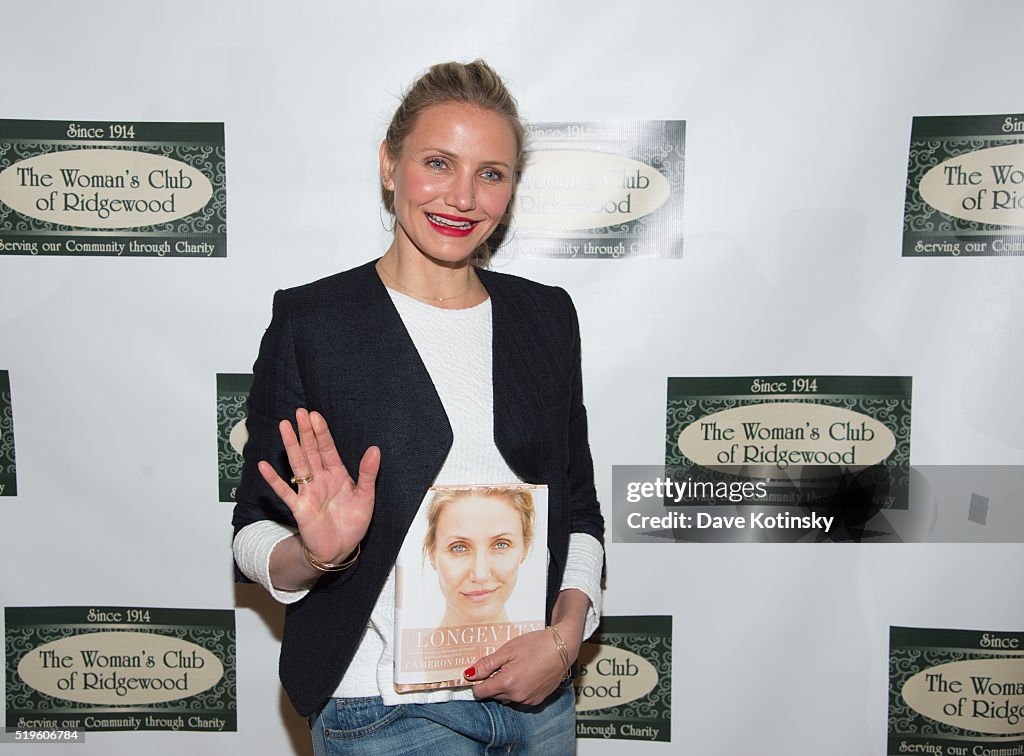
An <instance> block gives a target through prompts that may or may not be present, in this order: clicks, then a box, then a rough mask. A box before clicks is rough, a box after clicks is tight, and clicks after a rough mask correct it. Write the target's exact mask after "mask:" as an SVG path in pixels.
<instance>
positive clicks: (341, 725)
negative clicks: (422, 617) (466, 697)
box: [311, 684, 576, 756]
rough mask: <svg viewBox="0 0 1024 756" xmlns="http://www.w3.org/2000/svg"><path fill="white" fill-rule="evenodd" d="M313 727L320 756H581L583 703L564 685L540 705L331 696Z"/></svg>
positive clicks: (570, 688) (314, 749) (314, 750)
mask: <svg viewBox="0 0 1024 756" xmlns="http://www.w3.org/2000/svg"><path fill="white" fill-rule="evenodd" d="M311 727H312V732H311V735H312V737H313V754H314V756H342V754H375V756H385V755H386V756H398V755H399V754H404V755H405V756H415V755H416V754H430V755H432V754H443V755H444V756H449V755H451V756H471V755H472V756H479V755H480V754H488V756H490V754H510V756H511V755H513V754H514V755H515V756H563V755H564V756H569V755H571V754H573V753H575V752H576V697H575V694H574V691H573V688H572V685H571V684H565V685H564V686H562V687H560V688H559V689H558V690H556V691H555V692H554V693H552V694H551V696H550V697H549V698H548V699H547V700H546V701H545V702H544V703H543V704H541V705H540V706H512V705H506V704H501V703H498V702H497V701H491V700H487V701H449V702H447V703H429V704H400V705H398V706H385V705H384V704H383V703H381V699H380V696H373V697H370V698H332V699H331V700H330V701H328V702H327V705H326V706H324V708H323V710H322V711H321V712H320V714H319V716H317V718H316V719H315V720H313V723H312V726H311Z"/></svg>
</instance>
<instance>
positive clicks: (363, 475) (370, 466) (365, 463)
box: [356, 446, 380, 493]
mask: <svg viewBox="0 0 1024 756" xmlns="http://www.w3.org/2000/svg"><path fill="white" fill-rule="evenodd" d="M379 470H380V447H377V446H371V447H370V448H369V449H367V450H366V452H365V453H364V454H363V458H362V459H361V460H360V461H359V481H358V483H356V488H358V489H359V490H360V491H364V492H366V493H373V486H374V483H376V481H377V472H378V471H379Z"/></svg>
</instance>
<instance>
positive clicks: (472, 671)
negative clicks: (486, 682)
mask: <svg viewBox="0 0 1024 756" xmlns="http://www.w3.org/2000/svg"><path fill="white" fill-rule="evenodd" d="M462 674H463V675H464V676H465V677H473V676H474V675H475V674H476V667H470V668H469V669H467V670H466V671H465V672H463V673H462Z"/></svg>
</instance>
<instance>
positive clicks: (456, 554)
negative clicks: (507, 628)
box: [430, 496, 526, 625]
mask: <svg viewBox="0 0 1024 756" xmlns="http://www.w3.org/2000/svg"><path fill="white" fill-rule="evenodd" d="M525 558H526V544H525V543H524V537H523V520H522V516H521V515H520V513H519V511H518V510H517V509H516V508H515V506H514V505H513V504H512V503H510V502H509V501H507V500H506V499H503V498H500V497H495V496H466V497H463V498H461V499H456V500H455V501H450V502H448V503H447V504H445V506H444V509H443V510H442V511H441V513H440V515H439V516H438V519H437V540H436V543H435V546H434V551H433V553H432V554H431V559H430V561H431V563H432V564H433V566H434V569H436V570H437V577H438V583H439V584H440V587H441V592H442V593H443V594H444V598H445V601H446V603H447V610H446V612H445V625H463V624H465V625H468V624H474V623H480V622H505V621H507V620H508V617H507V615H506V614H505V602H506V601H508V599H509V596H511V595H512V591H513V590H514V589H515V587H516V579H517V577H518V575H519V566H520V565H521V564H522V562H523V559H525Z"/></svg>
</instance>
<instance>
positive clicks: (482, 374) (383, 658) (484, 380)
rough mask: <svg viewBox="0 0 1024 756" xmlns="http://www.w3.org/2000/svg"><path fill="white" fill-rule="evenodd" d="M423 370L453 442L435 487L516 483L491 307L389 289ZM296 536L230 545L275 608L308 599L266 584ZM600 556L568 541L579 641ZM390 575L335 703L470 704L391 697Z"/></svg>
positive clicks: (450, 696)
mask: <svg viewBox="0 0 1024 756" xmlns="http://www.w3.org/2000/svg"><path fill="white" fill-rule="evenodd" d="M388 293H389V294H390V295H391V299H392V301H393V302H394V303H395V307H396V308H397V309H398V313H399V315H401V317H402V321H403V322H404V323H405V327H406V329H407V330H408V331H409V335H410V336H411V337H412V341H413V344H415V346H416V349H417V351H418V352H419V355H420V358H421V359H422V360H423V364H424V365H425V366H426V368H427V372H428V373H429V374H430V378H431V380H432V381H433V383H434V387H435V389H436V390H437V393H438V396H439V397H440V398H441V404H442V405H443V406H444V410H445V413H446V414H447V415H448V421H449V422H450V423H451V426H452V433H453V435H454V441H453V443H452V448H451V451H450V452H449V454H448V457H447V458H446V459H445V462H444V465H443V466H442V467H441V470H440V472H438V474H437V478H436V479H435V480H434V483H435V485H461V484H467V483H496V484H501V483H522V482H527V481H521V480H519V478H517V477H516V475H515V473H514V472H512V470H511V469H510V468H509V466H508V464H507V463H506V462H505V460H504V459H503V458H502V456H501V453H500V452H499V451H498V448H497V446H495V444H494V386H493V381H492V373H491V350H492V345H491V301H490V300H489V299H488V300H486V301H484V302H483V303H481V304H479V305H477V306H475V307H469V308H466V309H462V310H445V309H442V308H440V307H434V306H432V305H429V304H426V303H424V302H420V301H419V300H417V299H413V298H412V297H409V296H406V295H405V294H401V293H399V292H397V291H394V290H392V289H388ZM294 533H295V530H294V528H289V527H286V526H284V525H281V524H279V523H276V522H273V521H271V520H261V521H260V522H255V523H252V524H251V525H247V526H246V527H244V528H242V530H240V531H239V533H238V535H237V536H236V537H235V541H234V553H235V559H236V561H237V562H238V566H239V568H240V569H241V570H242V572H243V573H244V574H245V575H246V576H247V577H249V578H250V579H252V580H254V581H256V582H257V583H260V584H261V585H262V586H263V587H264V588H266V589H267V590H268V591H269V592H270V594H271V595H272V596H273V597H274V598H275V599H277V600H278V601H280V602H281V603H285V604H289V603H292V602H295V601H298V600H299V599H301V598H302V597H303V596H305V595H306V593H307V591H280V590H278V589H276V588H274V586H273V585H272V583H271V580H270V552H271V551H273V549H274V547H275V546H276V545H277V544H278V543H279V542H280V541H281V540H283V539H285V538H287V537H289V536H291V535H292V534H294ZM603 556H604V551H603V549H602V548H601V544H600V543H599V542H598V541H597V539H595V538H594V537H593V536H589V535H587V534H585V533H573V534H571V535H570V537H569V555H568V559H567V562H566V568H565V574H564V576H563V578H562V586H561V587H562V590H565V589H567V588H576V589H579V590H581V591H583V592H584V593H586V594H587V596H589V597H590V602H591V609H590V611H589V612H588V614H587V621H586V626H585V629H584V636H585V637H587V636H589V635H590V634H591V633H593V632H594V630H595V629H596V627H597V623H598V621H599V620H600V616H601V598H602V596H601V565H602V561H603ZM394 614H395V572H394V569H392V571H391V574H390V575H389V576H388V579H387V582H386V583H385V584H384V588H383V590H381V593H380V596H379V597H378V598H377V603H376V605H375V606H374V608H373V612H372V613H371V614H370V621H369V623H368V624H367V627H366V632H365V633H364V634H363V638H362V640H361V641H360V643H359V647H358V648H357V649H356V653H355V656H354V657H353V659H352V663H351V664H350V665H349V668H348V671H347V672H346V673H345V677H344V678H343V679H342V681H341V684H340V685H339V686H338V689H337V690H336V691H335V693H334V695H335V697H338V698H348V697H357V696H376V695H380V696H381V697H382V698H383V700H384V703H385V704H388V705H395V704H400V703H428V702H438V701H451V700H472V698H473V691H472V689H470V688H461V689H457V690H451V689H441V690H428V691H416V692H411V693H396V692H395V689H394V674H393V673H394V647H393V645H394Z"/></svg>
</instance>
